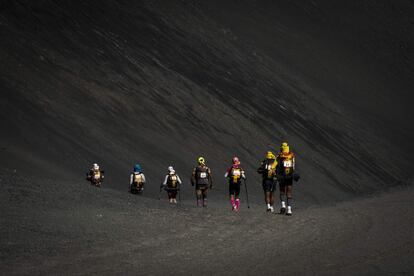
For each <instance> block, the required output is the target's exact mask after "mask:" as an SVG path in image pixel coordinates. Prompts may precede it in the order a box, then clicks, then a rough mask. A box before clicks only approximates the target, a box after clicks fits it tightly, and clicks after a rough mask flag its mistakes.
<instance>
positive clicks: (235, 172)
mask: <svg viewBox="0 0 414 276" xmlns="http://www.w3.org/2000/svg"><path fill="white" fill-rule="evenodd" d="M241 176H242V169H241V168H232V169H231V171H230V177H231V180H232V182H233V183H234V184H236V183H238V182H239V180H240V178H241Z"/></svg>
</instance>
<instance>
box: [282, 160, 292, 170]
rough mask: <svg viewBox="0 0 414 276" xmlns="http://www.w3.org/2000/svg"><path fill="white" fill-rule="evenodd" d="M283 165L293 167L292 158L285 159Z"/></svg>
mask: <svg viewBox="0 0 414 276" xmlns="http://www.w3.org/2000/svg"><path fill="white" fill-rule="evenodd" d="M283 167H285V168H291V167H292V160H285V161H283Z"/></svg>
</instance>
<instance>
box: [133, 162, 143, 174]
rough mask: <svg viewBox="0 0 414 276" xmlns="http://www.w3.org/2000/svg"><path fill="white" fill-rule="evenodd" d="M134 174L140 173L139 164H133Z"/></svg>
mask: <svg viewBox="0 0 414 276" xmlns="http://www.w3.org/2000/svg"><path fill="white" fill-rule="evenodd" d="M134 172H138V173H140V172H141V165H140V164H135V166H134Z"/></svg>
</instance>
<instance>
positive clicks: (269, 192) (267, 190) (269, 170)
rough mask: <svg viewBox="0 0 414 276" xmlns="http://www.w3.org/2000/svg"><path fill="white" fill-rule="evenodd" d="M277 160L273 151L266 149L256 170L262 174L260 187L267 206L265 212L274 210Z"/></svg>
mask: <svg viewBox="0 0 414 276" xmlns="http://www.w3.org/2000/svg"><path fill="white" fill-rule="evenodd" d="M276 166H277V161H276V157H275V155H274V154H273V152H271V151H268V152H267V154H266V159H265V160H263V161H262V164H261V165H260V167H259V169H257V172H258V173H259V174H261V175H262V187H263V192H264V197H265V202H266V206H267V212H271V213H273V212H274V207H273V204H274V191H275V187H276Z"/></svg>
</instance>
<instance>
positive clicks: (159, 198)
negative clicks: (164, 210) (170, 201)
mask: <svg viewBox="0 0 414 276" xmlns="http://www.w3.org/2000/svg"><path fill="white" fill-rule="evenodd" d="M161 192H162V185H161V186H160V192H159V194H158V200H161Z"/></svg>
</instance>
